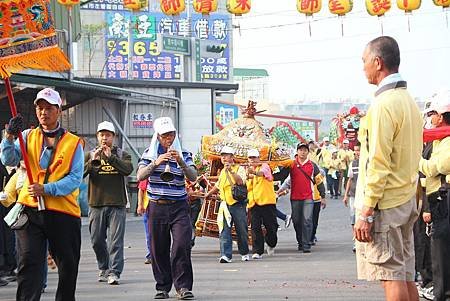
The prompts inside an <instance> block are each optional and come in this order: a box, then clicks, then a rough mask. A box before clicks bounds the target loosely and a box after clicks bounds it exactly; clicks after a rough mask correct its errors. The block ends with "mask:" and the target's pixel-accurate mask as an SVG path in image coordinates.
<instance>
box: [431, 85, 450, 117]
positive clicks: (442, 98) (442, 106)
mask: <svg viewBox="0 0 450 301" xmlns="http://www.w3.org/2000/svg"><path fill="white" fill-rule="evenodd" d="M430 111H436V112H438V113H439V114H443V113H446V112H450V91H449V90H441V91H439V92H438V93H437V94H436V95H435V96H434V98H433V100H432V102H431V105H430Z"/></svg>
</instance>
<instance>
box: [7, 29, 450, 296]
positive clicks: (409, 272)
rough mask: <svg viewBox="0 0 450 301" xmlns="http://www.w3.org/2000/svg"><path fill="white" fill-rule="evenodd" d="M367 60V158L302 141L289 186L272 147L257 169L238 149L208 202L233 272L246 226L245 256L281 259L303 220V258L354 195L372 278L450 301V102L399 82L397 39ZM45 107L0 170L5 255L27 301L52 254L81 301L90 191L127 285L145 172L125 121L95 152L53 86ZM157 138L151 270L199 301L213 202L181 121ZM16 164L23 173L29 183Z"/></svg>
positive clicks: (104, 271) (362, 149)
mask: <svg viewBox="0 0 450 301" xmlns="http://www.w3.org/2000/svg"><path fill="white" fill-rule="evenodd" d="M363 63H364V71H365V74H366V77H367V79H368V81H369V83H370V84H374V85H377V87H378V89H377V91H376V93H375V100H374V102H373V103H372V105H371V106H370V108H369V110H368V112H367V114H366V116H365V117H364V118H363V119H362V120H361V127H360V130H359V136H358V140H359V142H358V143H356V144H355V146H354V147H353V149H350V147H349V145H350V143H349V141H348V140H346V139H344V140H343V141H342V142H338V143H335V144H336V145H334V144H333V143H332V142H331V141H330V139H329V137H324V138H323V140H322V141H321V143H316V142H315V141H309V142H308V143H304V142H300V143H298V145H297V147H296V154H295V156H294V158H293V161H292V164H291V166H289V168H288V175H287V177H286V178H285V179H283V180H282V182H281V183H280V185H278V186H277V187H276V186H275V185H274V184H275V182H274V173H273V170H272V169H271V167H270V166H269V164H267V162H263V161H261V156H260V153H259V150H258V149H249V150H248V151H247V160H248V162H245V163H243V162H236V159H235V149H233V148H232V147H230V146H228V145H225V146H224V147H223V148H222V149H221V151H220V161H221V166H222V168H220V170H219V172H218V175H217V180H216V181H215V183H214V185H213V186H210V185H203V192H204V195H203V197H204V198H205V199H209V198H214V197H216V198H217V199H218V200H219V203H220V205H219V209H218V215H217V225H218V229H219V249H220V257H219V263H220V264H229V263H231V262H232V260H233V250H232V249H233V226H234V229H235V230H234V231H235V234H236V239H237V247H238V252H239V254H240V256H241V258H240V259H241V261H243V262H246V261H249V260H262V259H263V257H264V256H266V255H267V256H274V255H275V252H276V246H277V242H278V236H277V231H278V229H279V225H278V221H277V217H281V218H282V219H283V220H284V221H285V226H286V227H288V226H289V224H290V223H291V221H292V224H293V226H294V230H295V238H296V241H297V250H298V251H300V252H302V253H310V252H311V251H312V246H314V245H315V244H316V242H317V237H316V231H317V227H318V224H319V216H320V211H321V209H323V208H325V207H326V205H327V202H326V195H327V193H328V194H329V198H330V199H338V198H339V197H340V196H341V197H342V201H343V203H344V204H345V206H348V207H349V212H350V224H351V225H352V227H353V230H352V231H353V234H354V238H355V243H354V246H353V252H356V263H357V271H358V278H360V279H366V280H380V281H381V283H382V286H383V288H384V291H385V296H386V300H418V298H419V296H421V297H425V298H428V299H430V300H437V301H445V300H450V261H449V260H448V258H449V257H450V219H449V205H450V196H449V182H450V138H449V137H450V133H449V130H448V129H449V127H450V96H449V94H448V92H447V94H445V93H443V94H439V95H437V96H436V97H435V98H434V99H433V100H432V101H431V104H430V105H429V107H427V108H426V110H425V111H424V112H423V114H421V112H420V111H419V109H418V107H417V105H416V104H415V102H414V101H413V99H412V97H411V96H410V95H409V93H408V91H407V89H406V86H407V85H406V82H405V81H404V80H403V79H402V78H401V76H400V74H399V73H398V68H399V64H400V51H399V48H398V45H397V42H396V41H395V40H394V39H392V38H390V37H380V38H377V39H375V40H373V41H371V42H370V43H369V44H368V45H367V47H366V49H365V51H364V54H363ZM34 105H35V108H36V117H37V119H38V121H39V127H37V128H34V129H23V118H22V117H21V116H20V115H19V116H16V117H14V118H12V119H11V120H10V122H9V124H8V127H7V129H6V132H5V134H4V138H3V140H2V142H1V145H0V148H1V162H2V164H0V172H1V175H2V177H3V183H8V184H7V185H4V186H5V187H4V189H3V192H2V193H1V194H0V201H1V203H2V205H3V206H0V211H1V212H0V213H1V214H2V217H5V216H6V218H5V222H6V223H7V224H8V225H9V226H10V227H8V226H7V225H6V223H3V222H2V223H0V231H1V233H0V235H1V239H0V242H1V244H0V248H1V250H2V251H4V252H3V253H2V254H5V255H4V256H2V257H1V259H2V261H0V268H1V269H2V270H1V274H0V286H1V285H6V284H7V283H8V282H9V281H15V280H16V281H17V294H16V299H17V300H26V301H30V300H40V298H41V294H42V292H43V291H44V289H45V285H46V274H47V270H46V269H47V259H48V258H50V259H51V260H54V262H55V264H56V267H57V269H58V275H59V280H58V287H57V290H56V297H55V299H56V300H61V301H70V300H75V292H76V283H77V276H78V266H79V260H80V246H81V222H80V207H79V205H78V203H77V197H78V194H79V187H80V184H81V182H82V180H83V178H84V177H88V183H89V185H88V186H89V188H88V189H89V194H88V195H89V207H90V210H89V233H90V238H91V244H92V248H93V250H94V253H95V256H96V260H97V264H98V278H97V280H98V281H99V282H107V283H108V284H109V285H119V284H120V277H121V274H122V271H123V269H124V254H123V250H124V234H125V225H126V204H127V201H128V200H127V192H126V185H125V177H127V176H128V175H130V174H131V173H132V171H133V164H132V162H131V156H130V154H128V153H127V152H126V151H124V150H122V149H121V148H119V147H117V146H115V145H114V139H115V136H116V130H115V128H114V125H113V124H112V123H110V122H108V121H103V122H101V123H99V124H98V127H97V140H98V145H97V147H95V148H94V149H92V150H89V151H87V152H86V153H85V151H84V143H83V140H82V139H80V138H79V137H77V136H76V135H74V134H72V133H70V132H69V131H68V130H67V129H64V128H62V127H61V125H60V123H59V121H58V120H59V118H60V116H61V109H62V108H61V105H62V101H61V98H60V96H59V94H58V92H56V91H54V90H52V89H50V88H46V89H43V90H42V91H40V92H39V93H38V94H37V96H36V99H35V101H34ZM423 117H425V121H426V122H425V130H424V129H423V124H424V122H422V120H423ZM154 131H155V134H154V135H153V137H152V140H151V143H150V145H149V147H148V148H147V149H146V150H145V151H144V153H143V154H142V156H141V158H140V160H139V162H138V165H137V179H138V181H139V195H138V206H137V213H139V214H142V215H144V228H145V234H146V235H145V238H146V242H147V253H146V255H145V263H147V264H151V265H152V272H153V276H154V279H155V283H156V285H155V289H156V293H155V295H154V299H167V298H169V292H170V291H171V290H172V287H174V288H175V290H176V293H177V297H178V299H180V300H190V299H193V298H194V294H193V293H192V289H193V282H194V275H193V268H192V262H191V249H192V247H194V245H195V235H194V234H193V232H194V229H195V221H196V220H197V217H198V214H199V212H200V207H201V199H199V198H198V196H197V197H192V195H191V197H190V194H191V193H192V191H190V190H189V189H187V185H186V183H188V184H189V183H193V182H196V181H197V180H198V172H197V169H196V166H195V164H194V161H193V158H192V154H191V153H190V152H188V151H187V150H185V149H182V147H181V144H180V141H179V138H178V135H177V130H176V128H175V126H174V124H173V122H172V120H171V119H170V118H169V117H161V118H158V119H156V120H155V121H154ZM422 133H424V134H422ZM19 136H21V137H22V138H23V141H24V143H25V149H26V153H27V157H24V156H23V155H22V153H21V149H20V141H19V140H20V139H17V137H19ZM423 141H424V142H425V144H424V143H423ZM5 166H8V167H16V168H15V174H14V175H12V173H11V172H10V171H9V170H8V169H7V168H6V167H5ZM27 172H28V178H27ZM419 172H420V180H418V178H419ZM30 177H31V178H30ZM418 184H419V185H418ZM188 186H189V185H188ZM418 187H419V188H418ZM285 194H289V195H290V205H291V214H290V215H288V216H286V215H284V216H283V214H282V213H280V212H279V211H278V209H277V200H278V198H279V197H280V196H282V195H285ZM249 216H250V218H249ZM249 229H250V230H251V247H250V246H249V241H248V237H249V233H248V230H249ZM413 229H414V231H413ZM349 231H350V230H349ZM5 250H6V251H5ZM16 254H17V256H16ZM49 256H50V257H49Z"/></svg>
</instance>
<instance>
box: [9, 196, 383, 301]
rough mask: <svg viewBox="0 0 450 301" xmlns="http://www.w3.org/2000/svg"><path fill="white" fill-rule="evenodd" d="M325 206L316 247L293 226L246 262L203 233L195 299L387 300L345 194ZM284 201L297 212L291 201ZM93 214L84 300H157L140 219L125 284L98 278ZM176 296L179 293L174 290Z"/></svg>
mask: <svg viewBox="0 0 450 301" xmlns="http://www.w3.org/2000/svg"><path fill="white" fill-rule="evenodd" d="M328 203H329V204H328V206H327V208H326V209H325V210H324V211H322V213H321V217H320V221H319V228H318V233H317V237H318V239H319V241H318V243H317V245H316V246H314V247H313V249H312V253H310V254H303V253H301V252H298V251H297V244H296V242H295V233H294V229H293V227H292V226H291V227H290V228H288V229H284V227H283V229H282V230H281V231H279V232H278V233H279V242H278V246H277V248H276V253H275V256H273V257H269V256H267V255H265V256H264V258H263V259H262V260H257V261H256V260H253V261H249V262H241V261H240V256H239V254H237V251H236V250H237V247H236V246H234V247H233V248H234V251H235V253H234V254H233V255H234V256H233V262H232V263H229V264H219V263H218V257H219V243H218V240H217V239H214V238H206V237H200V238H197V241H196V246H195V247H194V249H193V251H192V260H193V268H194V289H193V293H194V295H195V297H196V300H217V301H225V300H230V301H231V300H232V301H237V300H373V301H375V300H383V292H382V289H381V287H380V285H379V284H378V283H368V282H365V281H357V280H356V266H355V258H354V254H353V253H352V251H351V249H352V240H351V239H352V234H351V228H350V225H349V216H348V210H347V208H345V207H344V206H343V204H342V202H341V200H328ZM279 206H280V207H281V208H282V209H283V211H285V212H286V213H290V204H289V201H288V199H286V198H284V199H282V200H280V203H279ZM86 222H87V220H86V219H85V218H83V228H82V240H83V241H82V251H81V262H80V270H79V275H78V284H77V300H80V301H92V300H133V301H144V300H153V295H154V293H155V291H154V286H155V283H154V280H153V275H152V272H151V265H145V264H144V256H145V252H146V251H145V238H144V228H143V224H142V221H141V218H137V217H134V216H132V215H129V216H128V221H127V229H126V238H125V246H126V249H125V256H126V262H125V269H124V272H123V274H122V277H121V278H122V279H121V284H120V285H118V286H110V285H108V284H106V283H98V282H97V281H96V280H97V273H98V271H97V264H96V260H95V255H94V252H93V251H92V248H91V244H90V240H89V233H88V228H87V226H86V224H87V223H86ZM56 283H57V274H56V272H54V271H50V272H49V277H48V287H47V289H46V292H45V294H43V295H42V300H54V294H55V290H56ZM16 287H17V286H16V284H15V283H10V284H9V285H8V286H6V287H1V288H0V300H3V301H7V300H8V301H9V300H14V298H15V290H16ZM170 295H171V299H169V300H176V298H175V291H174V290H172V292H170Z"/></svg>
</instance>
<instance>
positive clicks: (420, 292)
mask: <svg viewBox="0 0 450 301" xmlns="http://www.w3.org/2000/svg"><path fill="white" fill-rule="evenodd" d="M426 289H427V288H426V287H422V286H420V284H417V293H418V294H419V298H423V293H424V291H425V290H426Z"/></svg>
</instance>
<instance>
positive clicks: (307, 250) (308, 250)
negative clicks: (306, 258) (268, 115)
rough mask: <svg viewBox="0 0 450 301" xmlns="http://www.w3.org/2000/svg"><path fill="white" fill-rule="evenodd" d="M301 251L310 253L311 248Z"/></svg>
mask: <svg viewBox="0 0 450 301" xmlns="http://www.w3.org/2000/svg"><path fill="white" fill-rule="evenodd" d="M303 253H311V249H303Z"/></svg>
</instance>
